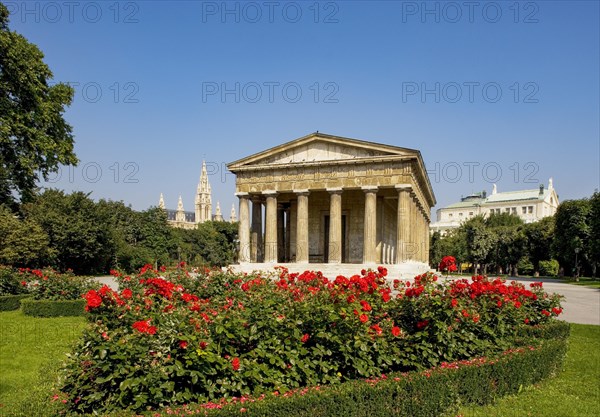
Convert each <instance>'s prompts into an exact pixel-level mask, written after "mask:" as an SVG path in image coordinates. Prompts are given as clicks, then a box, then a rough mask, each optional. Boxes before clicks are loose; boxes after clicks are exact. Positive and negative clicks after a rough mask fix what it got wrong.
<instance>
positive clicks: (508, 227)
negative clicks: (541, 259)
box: [485, 213, 525, 276]
mask: <svg viewBox="0 0 600 417" xmlns="http://www.w3.org/2000/svg"><path fill="white" fill-rule="evenodd" d="M485 225H486V227H487V228H488V231H489V233H491V235H492V240H493V248H492V250H491V251H490V252H489V255H488V260H489V262H490V263H493V264H494V265H495V266H496V270H497V272H499V273H502V272H506V273H508V274H510V275H513V276H514V275H517V274H518V268H517V264H518V263H519V260H520V259H521V257H522V256H523V251H524V248H525V237H524V235H523V232H522V225H523V220H521V218H520V217H518V216H517V215H515V214H510V213H492V214H490V216H489V217H487V218H486V219H485Z"/></svg>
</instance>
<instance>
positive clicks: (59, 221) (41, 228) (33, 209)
mask: <svg viewBox="0 0 600 417" xmlns="http://www.w3.org/2000/svg"><path fill="white" fill-rule="evenodd" d="M236 240H237V224H232V223H227V222H206V223H203V224H201V225H199V227H198V228H197V229H194V230H183V229H174V228H172V227H170V226H169V225H168V223H167V217H166V213H165V212H164V211H163V210H161V209H159V208H156V207H155V208H150V209H148V210H145V211H141V212H139V211H135V210H133V209H132V208H131V207H128V206H126V205H125V204H124V203H123V202H117V201H106V200H100V201H98V202H95V201H94V200H92V199H91V198H90V197H89V194H85V193H82V192H74V193H71V194H66V193H64V192H63V191H59V190H46V191H44V192H43V193H40V194H38V195H36V196H35V197H34V198H33V199H32V200H31V201H29V202H27V203H24V204H22V205H20V206H19V207H18V208H16V209H15V208H13V209H12V210H11V208H9V207H8V206H5V205H0V264H4V265H12V266H15V267H32V268H41V267H46V266H49V267H52V268H55V269H57V270H60V271H65V270H67V269H72V270H73V271H74V272H75V273H77V274H104V273H108V272H109V270H110V269H113V268H119V269H122V270H126V271H134V270H136V269H138V268H140V267H141V266H143V265H145V264H148V263H150V264H155V265H157V266H158V265H169V264H173V263H176V262H181V261H184V262H187V263H190V264H193V265H207V266H223V265H227V264H229V263H231V262H233V261H234V260H235V259H234V257H235V253H236V250H235V242H236Z"/></svg>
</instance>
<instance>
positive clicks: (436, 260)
mask: <svg viewBox="0 0 600 417" xmlns="http://www.w3.org/2000/svg"><path fill="white" fill-rule="evenodd" d="M429 252H430V257H429V259H430V263H431V265H432V267H435V268H437V267H438V265H439V264H440V262H441V260H442V258H443V257H444V256H454V258H456V264H457V266H458V267H459V270H460V266H461V264H462V263H463V262H466V261H467V260H468V257H467V242H466V238H465V234H464V230H463V229H452V230H448V231H447V232H446V234H445V235H444V236H441V235H440V233H439V232H435V233H434V234H433V235H432V236H431V243H430V250H429Z"/></svg>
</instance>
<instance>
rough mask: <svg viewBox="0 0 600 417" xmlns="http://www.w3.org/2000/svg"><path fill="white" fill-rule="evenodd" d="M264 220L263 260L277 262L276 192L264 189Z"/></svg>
mask: <svg viewBox="0 0 600 417" xmlns="http://www.w3.org/2000/svg"><path fill="white" fill-rule="evenodd" d="M263 194H264V195H265V196H266V199H267V204H266V206H267V207H266V216H265V217H266V221H265V262H267V263H277V192H276V191H265V192H263Z"/></svg>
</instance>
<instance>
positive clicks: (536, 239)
mask: <svg viewBox="0 0 600 417" xmlns="http://www.w3.org/2000/svg"><path fill="white" fill-rule="evenodd" d="M523 232H524V233H525V239H526V242H525V245H526V252H527V256H528V257H529V261H530V262H531V264H532V265H533V271H534V273H538V274H539V272H540V262H541V261H549V260H550V259H552V241H553V239H554V217H544V218H543V219H541V220H539V221H537V222H534V223H528V224H526V225H525V227H524V228H523Z"/></svg>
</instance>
